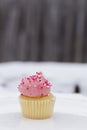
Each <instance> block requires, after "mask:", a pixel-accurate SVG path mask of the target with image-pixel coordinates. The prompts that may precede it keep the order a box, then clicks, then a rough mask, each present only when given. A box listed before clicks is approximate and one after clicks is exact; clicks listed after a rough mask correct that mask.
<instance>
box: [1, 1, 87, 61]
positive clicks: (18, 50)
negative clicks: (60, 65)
mask: <svg viewBox="0 0 87 130" xmlns="http://www.w3.org/2000/svg"><path fill="white" fill-rule="evenodd" d="M12 60H23V61H26V60H28V61H64V62H87V1H86V0H0V61H12Z"/></svg>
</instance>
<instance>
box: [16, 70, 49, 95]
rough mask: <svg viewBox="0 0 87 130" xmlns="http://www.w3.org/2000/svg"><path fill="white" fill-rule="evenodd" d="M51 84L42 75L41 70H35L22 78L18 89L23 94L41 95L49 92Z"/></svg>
mask: <svg viewBox="0 0 87 130" xmlns="http://www.w3.org/2000/svg"><path fill="white" fill-rule="evenodd" d="M50 88H51V84H50V83H49V81H48V80H47V79H46V78H45V77H44V76H43V74H42V72H36V74H35V75H32V76H29V77H26V78H24V79H22V81H21V83H20V84H19V86H18V90H19V91H20V93H21V94H22V95H24V96H28V97H41V96H46V95H48V94H49V93H50Z"/></svg>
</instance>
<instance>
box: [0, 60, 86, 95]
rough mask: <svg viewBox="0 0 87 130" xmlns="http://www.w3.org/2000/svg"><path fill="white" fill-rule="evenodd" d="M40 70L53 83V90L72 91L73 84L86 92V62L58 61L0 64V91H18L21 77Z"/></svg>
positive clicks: (83, 92)
mask: <svg viewBox="0 0 87 130" xmlns="http://www.w3.org/2000/svg"><path fill="white" fill-rule="evenodd" d="M36 71H41V72H43V74H44V75H45V76H46V77H47V78H48V80H50V82H51V83H52V84H53V87H52V91H53V92H59V93H60V92H61V93H73V92H74V88H75V85H76V84H78V85H79V86H80V87H81V92H82V94H83V95H86V94H87V79H86V77H87V64H79V63H59V62H6V63H1V64H0V91H2V89H4V90H5V91H8V92H9V93H10V92H16V93H18V90H17V86H18V84H19V83H20V80H21V78H23V77H26V76H28V75H32V74H34V73H35V72H36Z"/></svg>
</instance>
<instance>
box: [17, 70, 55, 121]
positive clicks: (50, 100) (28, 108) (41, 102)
mask: <svg viewBox="0 0 87 130" xmlns="http://www.w3.org/2000/svg"><path fill="white" fill-rule="evenodd" d="M18 90H19V91H20V93H21V94H20V96H19V99H20V106H21V110H22V115H23V116H24V117H26V118H31V119H46V118H50V117H51V116H52V115H53V112H54V104H55V96H54V95H53V94H52V93H51V92H50V90H51V84H50V83H49V82H48V80H47V79H46V78H45V77H44V76H43V74H42V73H41V72H36V74H35V75H32V76H29V77H26V78H24V79H22V81H21V83H20V84H19V86H18Z"/></svg>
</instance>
